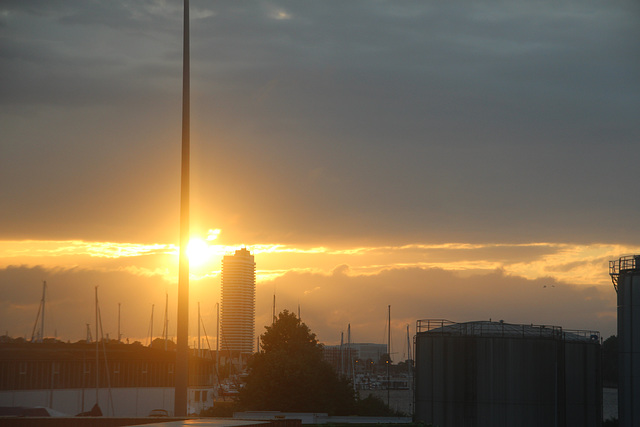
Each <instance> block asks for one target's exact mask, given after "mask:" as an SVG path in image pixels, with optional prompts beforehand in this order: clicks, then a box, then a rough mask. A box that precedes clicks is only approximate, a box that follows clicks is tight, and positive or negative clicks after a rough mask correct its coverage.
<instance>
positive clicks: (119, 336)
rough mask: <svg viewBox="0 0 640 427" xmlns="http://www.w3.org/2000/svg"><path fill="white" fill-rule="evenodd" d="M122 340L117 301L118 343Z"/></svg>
mask: <svg viewBox="0 0 640 427" xmlns="http://www.w3.org/2000/svg"><path fill="white" fill-rule="evenodd" d="M121 342H122V334H121V333H120V303H118V344H119V343H121Z"/></svg>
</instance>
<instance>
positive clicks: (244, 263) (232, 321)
mask: <svg viewBox="0 0 640 427" xmlns="http://www.w3.org/2000/svg"><path fill="white" fill-rule="evenodd" d="M255 302H256V263H255V262H254V260H253V255H251V253H250V252H249V251H248V250H247V249H245V248H242V249H239V250H237V251H236V252H235V254H234V255H226V256H225V257H224V258H223V260H222V304H221V307H222V310H221V312H222V313H221V322H220V336H221V338H220V348H221V350H222V352H223V354H225V353H227V352H230V353H231V354H233V355H236V354H237V353H253V343H254V334H255V305H256V303H255Z"/></svg>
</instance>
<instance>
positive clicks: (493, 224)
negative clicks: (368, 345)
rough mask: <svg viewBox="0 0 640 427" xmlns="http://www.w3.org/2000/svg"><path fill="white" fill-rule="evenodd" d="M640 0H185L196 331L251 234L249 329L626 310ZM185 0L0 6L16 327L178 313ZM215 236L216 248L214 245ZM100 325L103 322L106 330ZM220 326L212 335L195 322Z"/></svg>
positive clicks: (578, 319) (0, 269)
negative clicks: (41, 319) (292, 323)
mask: <svg viewBox="0 0 640 427" xmlns="http://www.w3.org/2000/svg"><path fill="white" fill-rule="evenodd" d="M639 12H640V10H639V7H638V5H637V4H636V3H635V2H631V1H590V0H586V1H585V0H567V1H564V2H552V1H461V2H436V1H403V2H397V1H376V0H370V1H361V0H352V1H348V2H343V1H337V0H335V1H332V0H325V1H308V2H300V1H243V2H236V1H219V2H210V1H204V0H192V1H191V20H190V22H191V156H192V157H191V234H192V238H193V240H194V242H198V244H195V243H194V246H193V247H194V249H193V254H194V255H193V259H192V267H191V286H190V303H191V311H190V312H191V317H190V335H191V336H192V338H191V342H192V345H193V343H194V342H195V340H197V338H195V337H197V325H198V321H197V314H196V313H197V304H198V303H199V304H200V310H201V316H202V324H203V325H204V328H205V329H206V335H207V336H208V337H210V339H211V341H210V343H209V344H208V345H211V346H214V347H215V343H214V341H213V340H214V339H215V332H213V331H215V319H216V303H217V302H219V299H220V276H219V273H220V268H221V266H220V262H221V257H222V256H223V255H224V254H228V253H232V252H233V250H235V249H237V248H240V247H245V246H246V247H247V248H249V249H250V250H251V251H252V253H253V254H254V255H255V260H256V270H257V286H256V333H257V334H259V333H261V332H263V331H264V328H263V326H264V325H266V324H269V323H270V318H271V310H272V302H273V295H274V294H275V295H276V307H277V310H278V311H280V310H283V309H289V310H290V311H294V312H297V310H298V307H300V313H301V317H302V320H303V321H305V323H307V324H308V325H309V327H310V328H311V330H312V331H314V332H315V333H316V334H317V335H318V338H319V339H320V341H322V342H325V343H328V344H336V343H339V341H340V333H341V332H344V333H345V335H346V331H347V328H348V325H351V335H352V339H353V340H354V341H358V342H375V343H384V342H385V340H386V330H387V329H386V328H387V325H386V321H387V310H388V306H389V305H390V306H391V317H392V321H391V332H392V336H393V343H392V352H393V357H394V359H395V360H404V358H406V355H407V351H408V350H407V346H406V343H407V339H406V335H407V332H406V329H407V325H409V329H410V335H413V334H414V333H415V325H416V321H417V320H418V319H432V318H437V319H448V320H452V321H457V322H464V321H473V320H488V319H493V320H498V319H500V320H504V321H506V322H510V323H523V324H530V323H533V324H546V325H558V326H562V327H563V328H566V329H586V330H598V331H600V332H601V333H602V335H603V337H605V338H606V337H608V336H610V335H612V334H614V333H615V330H616V313H615V310H616V308H615V307H616V301H615V298H616V296H615V291H614V289H613V286H612V285H611V280H610V277H609V274H608V262H609V260H612V259H616V258H618V257H619V256H621V255H627V254H633V253H640V242H639V241H638V240H637V237H634V236H638V235H639V232H640V222H639V221H638V220H637V219H638V214H639V213H640V198H638V197H637V191H638V190H637V186H638V182H640V169H638V167H637V159H638V158H640V144H638V140H639V137H640V120H638V119H637V117H638V111H640V52H639V50H640V45H638V43H637V41H638V40H640V16H639ZM181 79H182V4H181V2H180V1H178V0H171V1H169V0H146V1H109V2H105V1H91V0H82V1H80V0H78V1H71V0H66V1H59V2H49V1H37V0H26V1H15V0H3V1H1V2H0V150H1V151H0V195H1V197H0V290H1V292H2V295H3V297H2V298H1V299H0V332H1V333H7V334H9V335H11V336H24V337H27V338H30V337H31V334H32V330H33V327H34V322H35V320H36V314H37V312H38V306H39V303H40V299H41V294H42V282H43V281H46V282H47V305H46V316H45V334H46V335H47V336H56V337H58V338H60V339H63V340H71V341H75V340H79V339H83V338H85V337H86V329H87V324H89V325H90V327H91V328H95V320H94V316H95V315H94V298H95V292H96V291H95V289H96V287H97V289H98V294H99V302H100V311H101V316H102V321H103V329H104V332H105V333H108V334H109V335H110V337H111V338H114V337H116V336H117V317H118V304H120V308H121V323H122V326H121V333H122V336H123V339H130V340H131V341H135V340H139V341H141V342H143V343H144V342H145V340H148V336H149V334H150V329H151V327H150V325H151V312H152V305H153V306H154V310H155V311H154V322H153V330H154V334H155V335H158V334H159V333H161V331H162V325H163V323H162V319H163V316H164V309H165V308H164V307H165V296H166V295H168V296H169V307H168V312H169V335H170V336H171V335H172V334H175V320H174V319H175V317H176V316H175V300H176V299H177V285H176V282H177V251H178V240H179V239H178V233H179V199H180V147H181V145H180V144H181V142H180V141H181V140H180V138H181V102H182V98H181V90H182V81H181ZM198 248H199V249H198ZM94 334H95V332H94ZM202 334H203V335H205V333H204V332H202Z"/></svg>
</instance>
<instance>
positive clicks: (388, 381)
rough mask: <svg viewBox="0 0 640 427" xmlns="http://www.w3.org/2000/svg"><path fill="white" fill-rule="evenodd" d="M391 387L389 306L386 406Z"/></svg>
mask: <svg viewBox="0 0 640 427" xmlns="http://www.w3.org/2000/svg"><path fill="white" fill-rule="evenodd" d="M390 386H391V306H389V329H388V330H387V406H389V400H390V399H389V397H390V391H389V388H390Z"/></svg>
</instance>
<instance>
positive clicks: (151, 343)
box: [149, 304, 156, 347]
mask: <svg viewBox="0 0 640 427" xmlns="http://www.w3.org/2000/svg"><path fill="white" fill-rule="evenodd" d="M155 307H156V305H155V304H151V323H150V324H149V347H153V309H154V308H155Z"/></svg>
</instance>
